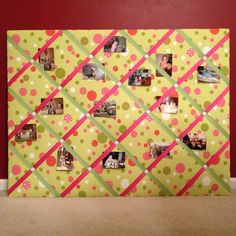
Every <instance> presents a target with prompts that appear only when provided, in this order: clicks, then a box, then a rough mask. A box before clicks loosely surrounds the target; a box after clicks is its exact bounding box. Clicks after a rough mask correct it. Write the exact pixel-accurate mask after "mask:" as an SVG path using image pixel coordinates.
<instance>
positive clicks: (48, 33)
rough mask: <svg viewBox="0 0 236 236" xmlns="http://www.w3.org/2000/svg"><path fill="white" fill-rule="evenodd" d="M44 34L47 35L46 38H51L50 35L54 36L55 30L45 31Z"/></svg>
mask: <svg viewBox="0 0 236 236" xmlns="http://www.w3.org/2000/svg"><path fill="white" fill-rule="evenodd" d="M46 34H47V35H48V36H52V35H54V34H55V30H46Z"/></svg>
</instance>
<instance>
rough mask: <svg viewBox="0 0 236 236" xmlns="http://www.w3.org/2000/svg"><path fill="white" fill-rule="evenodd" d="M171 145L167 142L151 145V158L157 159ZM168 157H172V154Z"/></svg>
mask: <svg viewBox="0 0 236 236" xmlns="http://www.w3.org/2000/svg"><path fill="white" fill-rule="evenodd" d="M169 145H170V143H167V142H157V143H150V158H151V159H155V158H157V157H159V156H160V155H161V154H162V153H163V152H164V151H165V150H166V149H167V148H168V147H169ZM167 156H170V153H168V154H167Z"/></svg>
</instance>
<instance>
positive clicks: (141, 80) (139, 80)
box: [128, 68, 151, 86]
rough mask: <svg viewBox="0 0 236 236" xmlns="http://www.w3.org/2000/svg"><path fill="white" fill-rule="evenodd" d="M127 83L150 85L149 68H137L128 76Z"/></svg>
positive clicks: (131, 84)
mask: <svg viewBox="0 0 236 236" xmlns="http://www.w3.org/2000/svg"><path fill="white" fill-rule="evenodd" d="M128 84H129V85H130V86H150V85H151V70H149V69H142V68H141V69H138V70H136V71H135V72H134V73H133V74H132V75H131V76H130V77H129V82H128Z"/></svg>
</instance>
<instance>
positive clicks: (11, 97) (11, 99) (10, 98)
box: [8, 93, 14, 102]
mask: <svg viewBox="0 0 236 236" xmlns="http://www.w3.org/2000/svg"><path fill="white" fill-rule="evenodd" d="M13 100H14V97H13V96H11V94H10V93H8V101H9V102H11V101H13Z"/></svg>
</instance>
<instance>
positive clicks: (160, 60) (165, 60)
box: [156, 54, 172, 77]
mask: <svg viewBox="0 0 236 236" xmlns="http://www.w3.org/2000/svg"><path fill="white" fill-rule="evenodd" d="M156 59H157V64H158V65H160V66H161V68H162V69H163V70H164V71H165V72H166V73H167V74H168V75H169V76H172V54H157V56H156ZM156 76H157V77H163V75H162V74H161V73H160V72H159V71H158V70H157V71H156Z"/></svg>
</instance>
